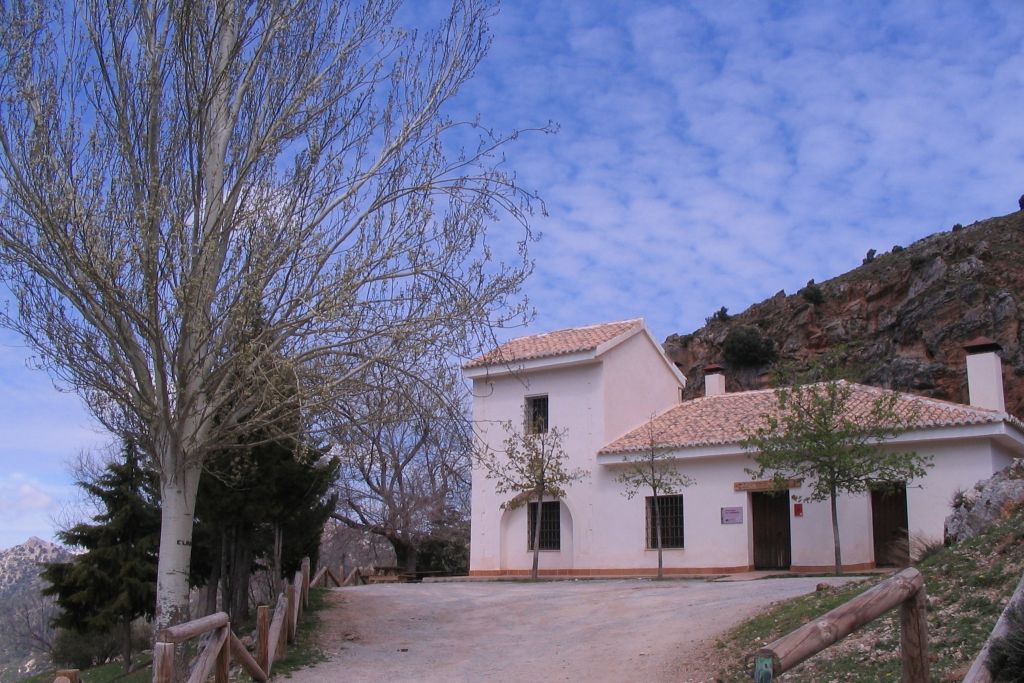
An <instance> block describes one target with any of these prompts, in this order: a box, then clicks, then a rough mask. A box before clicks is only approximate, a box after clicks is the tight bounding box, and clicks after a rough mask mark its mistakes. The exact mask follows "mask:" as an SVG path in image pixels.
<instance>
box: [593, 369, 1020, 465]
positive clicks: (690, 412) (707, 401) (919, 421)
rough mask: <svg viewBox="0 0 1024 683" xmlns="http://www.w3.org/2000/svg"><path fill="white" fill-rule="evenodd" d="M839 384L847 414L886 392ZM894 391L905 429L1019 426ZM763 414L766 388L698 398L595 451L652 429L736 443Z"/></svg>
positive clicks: (995, 415) (704, 442) (679, 440)
mask: <svg viewBox="0 0 1024 683" xmlns="http://www.w3.org/2000/svg"><path fill="white" fill-rule="evenodd" d="M841 383H843V384H846V385H848V386H850V387H851V388H852V392H851V396H850V401H849V404H848V407H849V413H848V414H849V417H851V418H852V419H854V420H857V419H859V418H865V417H867V416H868V415H869V414H870V413H871V408H872V406H873V405H874V402H875V401H876V400H877V399H878V398H879V397H881V396H883V395H884V394H886V393H887V392H886V391H885V390H884V389H879V388H877V387H869V386H866V385H864V384H852V383H849V382H845V381H841ZM897 396H898V399H897V400H896V405H895V407H894V409H895V411H896V414H897V415H899V416H900V417H901V418H903V419H904V420H906V421H907V422H908V424H909V428H910V430H919V429H930V428H937V427H958V426H966V425H977V424H986V423H997V422H1003V421H1009V422H1012V423H1013V424H1014V425H1015V426H1017V427H1018V428H1021V427H1022V425H1021V423H1020V421H1019V420H1017V419H1016V418H1014V417H1012V416H1009V415H1007V414H1006V413H1002V412H999V411H997V410H988V409H985V408H976V407H974V406H967V405H963V404H960V403H953V402H950V401H942V400H939V399H934V398H925V397H923V396H915V395H913V394H904V393H899V394H897ZM765 414H770V415H778V414H779V408H778V399H777V398H776V396H775V392H774V390H771V389H764V390H760V391H743V392H737V393H732V394H720V395H718V396H707V397H704V398H697V399H693V400H691V401H685V402H683V403H680V404H678V405H675V406H673V407H671V408H669V409H668V410H666V411H665V412H664V413H662V414H661V415H658V416H657V417H655V418H654V419H653V420H651V421H650V422H648V423H646V424H644V425H642V426H640V427H638V428H636V429H634V430H633V431H631V432H629V433H628V434H626V435H625V436H622V437H620V438H618V439H616V440H615V441H613V442H611V443H610V444H608V445H607V446H605V447H604V448H602V449H601V450H600V451H598V453H599V454H613V453H637V452H640V451H644V450H646V449H648V448H650V443H651V434H652V433H653V434H654V438H655V447H656V448H658V449H659V450H662V449H682V448H692V447H699V446H717V445H722V444H737V443H739V442H740V441H742V440H743V439H745V438H746V436H747V432H749V431H753V430H755V429H757V428H758V427H760V426H762V425H763V424H764V415H765Z"/></svg>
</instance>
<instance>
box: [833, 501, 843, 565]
mask: <svg viewBox="0 0 1024 683" xmlns="http://www.w3.org/2000/svg"><path fill="white" fill-rule="evenodd" d="M831 499H832V542H833V544H835V549H836V576H842V574H843V552H842V550H840V549H839V515H838V514H837V512H836V492H835V490H834V489H833V490H832V496H831Z"/></svg>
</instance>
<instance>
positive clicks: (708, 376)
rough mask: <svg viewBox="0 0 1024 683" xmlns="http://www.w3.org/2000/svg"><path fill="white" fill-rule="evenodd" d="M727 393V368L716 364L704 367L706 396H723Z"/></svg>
mask: <svg viewBox="0 0 1024 683" xmlns="http://www.w3.org/2000/svg"><path fill="white" fill-rule="evenodd" d="M724 393H725V368H723V367H722V366H721V365H716V364H714V363H712V364H710V365H705V366H704V395H705V396H721V395H722V394H724Z"/></svg>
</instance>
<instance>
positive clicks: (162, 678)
mask: <svg viewBox="0 0 1024 683" xmlns="http://www.w3.org/2000/svg"><path fill="white" fill-rule="evenodd" d="M173 681H174V643H155V644H154V645H153V683H172V682H173Z"/></svg>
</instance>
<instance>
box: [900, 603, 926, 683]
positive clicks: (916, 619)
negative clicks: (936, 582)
mask: <svg viewBox="0 0 1024 683" xmlns="http://www.w3.org/2000/svg"><path fill="white" fill-rule="evenodd" d="M900 655H901V658H902V659H903V683H928V680H929V678H928V596H927V594H926V593H925V589H924V585H923V584H922V585H921V587H920V588H918V589H917V592H915V593H914V594H913V595H911V596H910V597H909V598H907V599H906V600H904V601H903V602H902V603H901V604H900Z"/></svg>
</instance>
